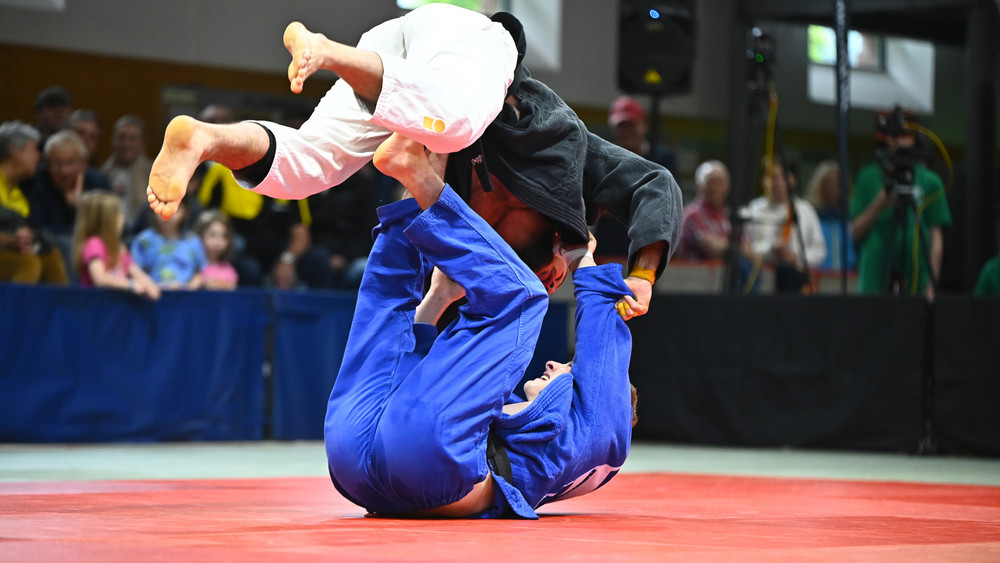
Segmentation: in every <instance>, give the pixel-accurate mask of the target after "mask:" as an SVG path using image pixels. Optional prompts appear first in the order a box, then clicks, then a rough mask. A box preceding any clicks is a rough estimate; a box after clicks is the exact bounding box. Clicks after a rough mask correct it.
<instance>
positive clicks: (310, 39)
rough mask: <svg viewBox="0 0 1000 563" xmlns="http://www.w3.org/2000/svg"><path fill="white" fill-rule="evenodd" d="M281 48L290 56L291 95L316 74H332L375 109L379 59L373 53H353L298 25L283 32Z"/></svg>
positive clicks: (349, 49) (379, 84)
mask: <svg viewBox="0 0 1000 563" xmlns="http://www.w3.org/2000/svg"><path fill="white" fill-rule="evenodd" d="M283 40H284V43H285V48H286V49H288V52H289V53H291V55H292V62H291V63H290V64H289V65H288V82H289V83H290V87H291V89H292V92H295V93H296V94H299V93H301V92H302V85H303V84H304V83H305V81H306V79H307V78H309V77H310V76H312V75H313V74H314V73H315V72H316V71H317V70H320V69H324V70H332V71H333V72H335V73H337V74H338V75H339V76H340V77H341V78H343V79H344V81H345V82H347V83H348V84H350V86H351V88H352V89H353V90H354V92H355V93H357V94H358V96H359V97H361V99H362V100H364V101H365V103H367V104H368V107H369V108H374V107H375V102H377V101H378V97H379V94H381V93H382V72H383V69H382V58H381V57H379V56H378V54H377V53H375V52H374V51H365V50H362V49H357V48H355V47H351V46H349V45H344V44H343V43H337V42H336V41H332V40H330V39H328V38H327V37H326V36H325V35H323V34H322V33H313V32H311V31H309V30H308V29H306V27H305V26H304V25H302V24H301V23H299V22H292V23H290V24H288V27H286V28H285V34H284V37H283Z"/></svg>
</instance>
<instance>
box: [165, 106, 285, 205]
mask: <svg viewBox="0 0 1000 563" xmlns="http://www.w3.org/2000/svg"><path fill="white" fill-rule="evenodd" d="M269 142H270V141H269V139H268V136H267V132H266V131H264V129H263V128H262V127H261V126H260V125H257V124H256V123H231V124H226V125H214V124H211V123H202V122H200V121H198V120H196V119H193V118H191V117H188V116H186V115H182V116H178V117H175V118H174V119H173V120H171V121H170V123H169V124H168V125H167V130H166V132H165V133H164V135H163V147H162V148H161V149H160V153H159V154H158V155H156V159H155V160H154V161H153V169H152V171H151V172H150V174H149V187H148V188H147V189H146V195H147V199H148V200H149V207H150V208H152V210H153V211H154V212H156V213H157V214H158V215H160V216H161V217H163V218H164V219H169V218H170V217H171V216H173V214H174V213H176V212H177V206H178V205H179V204H180V201H181V199H183V198H184V194H185V193H186V192H187V187H188V182H189V181H190V180H191V176H192V175H193V174H194V170H195V168H197V167H198V165H199V164H201V163H202V162H205V161H207V160H214V161H216V162H219V163H221V164H223V165H224V166H227V167H229V168H232V169H237V168H244V167H246V166H249V165H251V164H253V163H254V162H257V161H258V160H260V159H261V158H264V156H265V155H266V154H267V150H268V146H269Z"/></svg>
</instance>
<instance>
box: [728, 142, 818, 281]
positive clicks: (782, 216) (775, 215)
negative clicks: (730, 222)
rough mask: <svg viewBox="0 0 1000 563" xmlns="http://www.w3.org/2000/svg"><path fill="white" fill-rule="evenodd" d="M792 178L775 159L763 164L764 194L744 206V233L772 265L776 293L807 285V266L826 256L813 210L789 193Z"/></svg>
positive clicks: (760, 254) (756, 252) (811, 266)
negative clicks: (768, 163) (745, 232)
mask: <svg viewBox="0 0 1000 563" xmlns="http://www.w3.org/2000/svg"><path fill="white" fill-rule="evenodd" d="M794 181H795V179H794V176H792V175H786V173H785V166H784V164H783V163H782V162H780V161H779V160H775V161H773V162H772V163H770V166H767V165H765V167H764V176H763V182H764V195H763V196H761V197H758V198H756V199H754V200H752V201H751V202H750V203H749V204H748V205H747V210H748V215H749V218H750V222H749V224H748V225H747V232H748V234H749V237H750V241H751V244H752V245H753V251H754V253H755V254H757V255H759V256H761V257H762V258H763V260H764V262H766V263H769V264H771V265H773V266H774V275H775V289H776V291H779V292H799V291H803V290H805V289H806V288H807V287H810V288H811V280H810V279H809V278H808V277H807V276H806V273H805V272H806V269H807V266H808V268H815V267H816V266H818V265H819V264H820V263H821V262H822V261H823V259H824V258H825V257H826V242H825V241H824V240H823V229H822V227H820V225H819V217H817V216H816V210H815V209H813V206H812V205H811V204H810V203H809V202H808V201H805V200H804V199H801V198H799V197H795V196H791V195H790V193H789V184H790V183H792V182H794ZM793 185H794V184H793Z"/></svg>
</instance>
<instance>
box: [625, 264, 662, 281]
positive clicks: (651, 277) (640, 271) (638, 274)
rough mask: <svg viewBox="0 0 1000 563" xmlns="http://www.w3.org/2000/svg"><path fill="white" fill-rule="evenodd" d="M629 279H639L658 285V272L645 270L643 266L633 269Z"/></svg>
mask: <svg viewBox="0 0 1000 563" xmlns="http://www.w3.org/2000/svg"><path fill="white" fill-rule="evenodd" d="M628 277H630V278H639V279H641V280H646V281H648V282H649V283H656V272H654V271H653V270H650V269H649V268H643V267H642V266H636V267H635V268H632V271H631V272H629V274H628Z"/></svg>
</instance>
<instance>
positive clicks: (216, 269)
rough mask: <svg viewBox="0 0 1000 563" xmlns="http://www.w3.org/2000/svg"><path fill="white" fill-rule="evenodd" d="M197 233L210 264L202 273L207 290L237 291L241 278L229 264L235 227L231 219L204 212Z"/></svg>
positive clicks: (196, 228)
mask: <svg viewBox="0 0 1000 563" xmlns="http://www.w3.org/2000/svg"><path fill="white" fill-rule="evenodd" d="M195 231H196V232H197V233H198V236H199V237H201V244H202V246H203V247H204V248H205V258H206V259H207V260H208V263H207V264H206V265H205V268H204V269H202V271H201V276H202V278H203V280H204V284H205V289H220V290H232V289H236V283H237V282H238V281H239V276H238V275H237V274H236V268H234V267H233V265H232V263H230V262H229V257H230V255H231V254H232V247H233V227H232V224H231V223H230V222H229V218H228V217H226V216H225V215H223V214H222V213H220V212H218V211H215V210H208V211H204V212H202V214H201V215H200V216H199V217H198V224H197V225H196V226H195Z"/></svg>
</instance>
